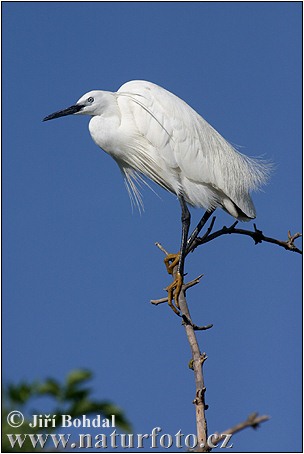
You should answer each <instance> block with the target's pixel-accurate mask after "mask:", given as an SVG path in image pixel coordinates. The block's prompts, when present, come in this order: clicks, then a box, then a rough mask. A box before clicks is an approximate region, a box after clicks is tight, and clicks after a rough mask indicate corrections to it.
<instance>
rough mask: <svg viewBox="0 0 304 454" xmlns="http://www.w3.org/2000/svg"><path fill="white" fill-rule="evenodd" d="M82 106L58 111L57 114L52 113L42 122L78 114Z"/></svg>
mask: <svg viewBox="0 0 304 454" xmlns="http://www.w3.org/2000/svg"><path fill="white" fill-rule="evenodd" d="M83 107H84V106H82V105H81V104H75V106H71V107H68V108H67V109H64V110H59V111H58V112H54V113H52V114H50V115H48V116H47V117H45V118H44V119H43V120H42V121H48V120H53V119H54V118H59V117H65V116H66V115H72V114H75V113H77V112H79V111H80V110H81V109H82V108H83Z"/></svg>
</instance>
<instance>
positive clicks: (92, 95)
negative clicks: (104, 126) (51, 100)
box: [43, 90, 112, 121]
mask: <svg viewBox="0 0 304 454" xmlns="http://www.w3.org/2000/svg"><path fill="white" fill-rule="evenodd" d="M109 94H110V93H108V92H105V91H101V90H93V91H89V92H88V93H86V94H85V95H83V96H82V97H81V98H80V99H79V100H78V101H77V103H76V104H74V105H73V106H70V107H68V108H66V109H63V110H59V111H57V112H54V113H52V114H50V115H48V116H47V117H45V118H44V119H43V121H48V120H53V119H54V118H59V117H64V116H66V115H75V114H82V115H92V116H94V115H101V114H102V113H103V112H104V110H105V109H106V108H107V107H108V105H109ZM111 95H112V93H111Z"/></svg>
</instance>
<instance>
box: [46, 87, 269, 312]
mask: <svg viewBox="0 0 304 454" xmlns="http://www.w3.org/2000/svg"><path fill="white" fill-rule="evenodd" d="M70 114H76V115H77V114H83V115H90V116H91V117H92V118H91V120H90V123H89V130H90V133H91V136H92V139H93V140H94V142H95V143H96V144H97V145H98V146H99V147H100V148H102V149H103V150H104V151H106V152H107V153H108V154H109V155H110V156H112V158H114V159H115V161H116V162H117V164H118V166H119V168H120V169H121V171H122V174H123V175H124V178H125V182H126V187H127V189H128V192H129V195H130V198H131V201H132V203H134V204H136V205H137V206H138V208H139V209H141V208H142V207H143V202H142V198H141V194H140V191H139V189H138V183H140V182H142V181H145V180H143V176H146V177H148V178H150V179H151V180H153V181H154V182H156V183H157V184H159V185H160V186H162V187H164V188H165V189H167V190H168V191H170V192H172V193H174V194H176V196H177V197H178V200H179V202H180V205H181V209H182V241H181V250H180V254H177V255H176V260H173V257H172V256H170V257H169V258H168V259H167V262H166V264H167V268H168V271H169V272H170V273H172V269H173V266H175V265H176V264H177V263H178V269H177V275H176V276H177V277H176V281H174V283H173V284H171V286H169V287H168V293H169V295H168V297H169V304H170V306H171V307H173V305H172V301H171V299H172V295H173V293H172V292H173V291H174V298H175V303H176V306H177V307H179V305H178V294H179V292H180V288H181V285H182V282H183V272H184V259H185V254H186V250H187V240H188V232H189V226H190V212H189V209H188V207H187V204H189V205H192V206H195V207H204V208H205V209H206V210H207V214H205V218H203V219H202V220H203V222H202V224H203V223H204V222H205V221H206V220H207V218H208V217H209V216H210V214H211V213H212V212H213V211H214V210H215V208H217V207H221V208H223V209H224V210H225V211H226V212H228V213H229V214H230V215H231V216H233V217H234V218H236V219H239V220H242V221H248V220H250V219H254V218H255V216H256V211H255V208H254V205H253V202H252V199H251V197H250V191H251V190H255V189H258V188H259V187H260V186H261V185H262V184H264V183H265V182H266V180H267V177H268V175H269V166H268V165H266V164H264V163H263V162H261V161H259V160H256V159H252V158H248V157H247V156H244V155H243V154H241V153H239V152H238V151H237V150H235V148H233V147H232V146H231V145H230V144H229V143H228V142H227V141H226V140H225V139H224V138H223V137H222V136H221V135H220V134H219V133H218V132H217V131H216V130H215V129H214V128H213V127H212V126H210V125H209V124H208V123H207V122H206V121H205V120H204V119H203V118H202V117H201V116H200V115H199V114H198V113H197V112H195V111H194V110H193V109H192V108H191V107H190V106H189V105H188V104H186V103H185V102H184V101H182V100H181V99H180V98H178V97H177V96H175V95H174V94H172V93H170V92H169V91H167V90H165V89H164V88H162V87H159V86H158V85H155V84H153V83H151V82H146V81H141V80H135V81H131V82H127V83H125V84H124V85H122V86H121V87H120V88H119V90H118V91H117V92H109V91H101V90H94V91H90V92H88V93H86V94H85V95H83V96H82V97H81V98H80V99H79V100H78V101H77V103H76V104H75V105H73V106H71V107H68V108H67V109H64V110H61V111H58V112H55V113H53V114H51V115H48V116H47V117H45V118H44V121H47V120H51V119H54V118H58V117H62V116H65V115H70ZM202 224H199V225H198V228H197V229H196V233H197V231H198V230H199V229H200V228H201V225H202ZM192 239H193V235H192V236H191V237H190V239H189V240H188V246H189V241H191V240H192ZM173 308H174V307H173ZM174 309H175V308H174ZM175 311H176V310H175ZM176 312H178V311H176Z"/></svg>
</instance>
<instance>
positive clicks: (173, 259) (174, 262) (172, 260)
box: [165, 195, 191, 314]
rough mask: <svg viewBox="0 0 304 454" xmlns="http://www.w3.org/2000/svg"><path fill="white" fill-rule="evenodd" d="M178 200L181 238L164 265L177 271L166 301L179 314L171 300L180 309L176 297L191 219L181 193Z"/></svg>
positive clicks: (169, 269) (171, 270)
mask: <svg viewBox="0 0 304 454" xmlns="http://www.w3.org/2000/svg"><path fill="white" fill-rule="evenodd" d="M178 200H179V202H180V205H181V209H182V216H181V220H182V239H181V247H180V252H179V253H177V254H168V255H167V257H166V258H165V265H166V267H167V271H168V273H169V274H173V270H174V268H175V267H176V266H177V272H176V276H175V279H174V281H173V282H172V284H170V285H169V286H168V287H167V289H166V290H167V291H168V303H169V306H170V307H171V308H172V309H173V310H174V312H175V313H177V314H179V312H178V311H177V310H176V308H175V307H174V305H173V303H172V300H173V299H174V302H175V306H176V307H177V308H178V309H180V307H179V303H178V297H179V294H180V291H181V288H182V285H183V277H184V265H185V258H186V252H187V241H188V233H189V227H190V221H191V215H190V211H189V209H188V207H187V204H186V202H185V199H184V197H183V196H182V195H180V196H179V197H178Z"/></svg>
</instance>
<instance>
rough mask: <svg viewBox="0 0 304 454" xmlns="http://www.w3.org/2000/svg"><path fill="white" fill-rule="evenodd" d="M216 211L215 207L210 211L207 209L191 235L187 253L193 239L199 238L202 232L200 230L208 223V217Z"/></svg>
mask: <svg viewBox="0 0 304 454" xmlns="http://www.w3.org/2000/svg"><path fill="white" fill-rule="evenodd" d="M214 211H215V208H211V210H210V211H206V212H205V213H204V215H203V217H202V219H201V220H200V221H199V223H198V224H197V226H196V227H195V229H194V230H193V232H192V233H191V235H190V236H189V239H188V241H187V247H186V255H187V254H188V252H189V251H190V249H191V246H192V244H193V241H194V240H195V239H196V238H197V236H198V234H199V233H200V231H201V230H202V228H203V227H204V225H205V224H206V222H207V221H208V219H209V218H210V217H211V216H212V214H213V213H214Z"/></svg>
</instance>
